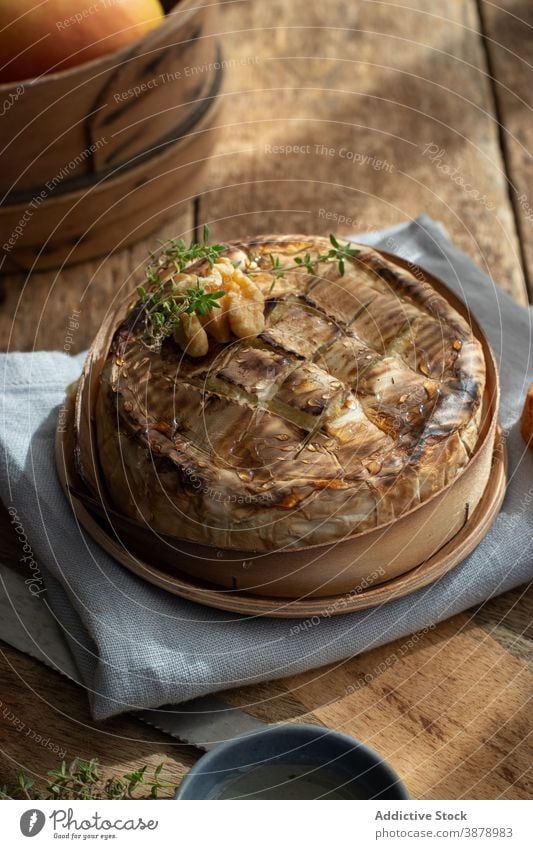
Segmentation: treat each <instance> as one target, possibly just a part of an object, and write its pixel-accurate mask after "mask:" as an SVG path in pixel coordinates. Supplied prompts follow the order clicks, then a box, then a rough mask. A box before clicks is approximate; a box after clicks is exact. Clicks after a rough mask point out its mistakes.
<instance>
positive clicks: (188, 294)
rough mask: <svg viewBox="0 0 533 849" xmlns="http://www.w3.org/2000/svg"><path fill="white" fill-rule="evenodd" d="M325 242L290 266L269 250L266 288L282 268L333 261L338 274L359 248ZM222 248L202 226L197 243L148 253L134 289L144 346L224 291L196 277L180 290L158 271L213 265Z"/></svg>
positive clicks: (207, 308)
mask: <svg viewBox="0 0 533 849" xmlns="http://www.w3.org/2000/svg"><path fill="white" fill-rule="evenodd" d="M329 241H330V244H331V248H330V249H329V250H328V251H327V252H326V253H323V254H319V255H318V256H317V257H315V258H314V259H313V257H312V256H311V254H310V253H309V252H306V253H305V254H303V255H297V256H295V257H294V265H293V266H287V267H283V266H282V265H281V262H280V259H279V257H278V256H274V254H272V253H270V254H269V259H270V266H271V267H270V269H268V270H269V271H270V273H271V274H272V284H271V286H270V290H271V291H272V289H273V288H274V286H275V284H276V281H277V280H279V279H281V278H283V277H284V276H285V272H286V271H289V270H291V269H296V268H305V269H306V270H307V271H308V273H309V274H316V272H317V268H318V265H319V263H321V262H336V263H337V265H338V268H339V274H340V275H341V277H342V276H343V275H344V273H345V270H346V262H348V261H353V260H354V259H355V258H356V257H357V255H358V254H359V252H360V251H359V249H358V248H354V247H352V245H351V242H347V243H346V244H344V245H341V244H340V243H339V241H338V239H337V238H336V236H334V234H333V233H330V236H329ZM226 250H228V246H227V245H222V244H213V245H211V244H210V243H209V228H208V227H207V225H205V226H204V228H203V232H202V241H201V242H195V241H194V240H193V241H191V242H190V244H189V245H187V244H186V242H185V241H184V240H183V239H179V240H171V241H169V242H165V243H163V247H162V250H161V253H160V255H159V256H158V257H156V256H155V255H153V256H152V263H151V264H150V265H149V266H148V269H147V272H146V284H147V286H139V288H138V290H137V292H138V294H139V298H140V302H141V303H140V306H141V311H142V314H143V319H144V331H143V338H144V340H145V342H146V343H147V344H148V345H150V346H156V347H157V346H160V345H161V343H162V342H163V341H164V340H165V339H167V338H168V337H169V336H171V335H172V334H173V332H174V330H175V329H176V327H177V326H178V324H179V323H180V321H181V316H182V315H183V314H186V315H189V316H191V317H192V316H193V315H199V316H205V315H207V313H209V312H211V310H213V309H218V308H219V307H220V304H219V303H218V301H219V299H220V298H222V297H223V295H225V294H226V293H225V292H224V291H223V290H222V289H221V290H218V291H215V292H206V290H205V288H204V286H203V285H202V283H201V282H200V278H199V277H197V278H196V286H194V287H189V288H187V289H185V290H183V289H181V288H180V287H179V286H178V284H177V283H176V281H175V279H174V277H173V275H171V276H170V278H169V279H168V280H165V281H162V280H161V278H160V274H159V271H160V270H161V269H166V268H168V267H169V266H171V265H173V266H174V269H175V273H182V272H184V271H185V270H186V269H187V268H188V267H189V266H190V265H191V263H193V262H195V261H197V260H200V259H206V260H207V262H208V263H209V265H210V266H211V267H213V265H214V264H215V262H216V261H217V260H218V259H219V258H220V256H221V254H222V253H224V251H226ZM234 265H235V267H238V266H239V263H234ZM262 271H264V269H262V268H257V269H253V268H246V269H245V272H246V273H247V274H249V275H254V274H258V273H260V272H262ZM147 287H148V288H147Z"/></svg>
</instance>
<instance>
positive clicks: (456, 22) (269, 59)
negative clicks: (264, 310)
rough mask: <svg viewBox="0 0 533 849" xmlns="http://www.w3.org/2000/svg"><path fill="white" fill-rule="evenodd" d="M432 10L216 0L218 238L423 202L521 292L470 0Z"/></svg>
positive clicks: (400, 209) (357, 219)
mask: <svg viewBox="0 0 533 849" xmlns="http://www.w3.org/2000/svg"><path fill="white" fill-rule="evenodd" d="M434 11H435V5H434V4H431V3H429V2H427V0H405V2H395V3H393V4H390V3H385V2H359V3H354V2H337V3H335V4H334V6H333V7H332V5H331V4H327V5H324V4H321V3H310V2H308V1H307V0H294V2H291V3H289V4H288V3H286V2H284V0H272V2H271V3H268V4H260V3H259V2H258V0H256V2H249V3H246V4H242V3H237V4H224V6H223V7H222V10H221V12H222V24H221V31H222V32H223V33H224V34H223V44H224V51H225V56H226V60H227V63H228V65H229V67H228V69H227V71H226V86H225V93H224V104H223V109H222V111H221V120H220V128H219V129H217V130H216V133H217V136H218V146H217V149H216V150H215V154H214V156H213V158H212V160H211V166H210V169H209V171H208V173H207V175H206V178H205V180H204V182H203V186H204V188H205V191H204V193H203V195H202V199H201V203H200V218H201V221H207V222H210V223H211V225H212V229H213V233H214V234H216V235H217V236H218V237H222V238H226V239H228V238H231V237H234V236H242V235H246V234H251V233H258V232H259V233H261V232H262V233H266V232H275V231H282V232H290V231H294V232H296V231H303V232H307V233H327V232H329V231H331V230H335V231H337V232H344V233H348V232H350V231H351V232H356V231H361V230H368V229H371V228H374V227H376V226H383V225H386V224H391V223H395V222H397V221H399V220H402V219H409V218H412V217H415V216H417V215H419V214H420V213H421V212H426V213H428V214H429V215H431V216H432V217H434V218H436V219H440V220H442V221H443V222H444V223H445V225H446V227H447V228H448V230H449V232H450V233H451V235H452V236H453V238H454V239H455V241H456V243H457V244H458V245H459V246H460V247H462V248H463V249H464V250H466V251H467V252H468V253H470V254H471V256H472V257H473V258H474V260H476V262H478V263H479V264H480V265H481V266H483V267H485V268H486V269H488V270H489V272H490V273H491V274H492V275H493V277H494V278H495V279H496V280H497V281H498V282H500V283H501V284H502V285H503V286H504V287H505V288H506V289H507V290H508V291H510V292H512V293H513V294H514V295H515V297H517V298H518V299H519V300H522V301H524V300H525V287H524V281H523V276H522V270H521V266H520V261H519V247H518V241H517V237H516V232H515V228H514V221H513V215H512V210H511V206H510V204H509V200H508V196H507V185H506V179H505V173H504V165H503V161H502V157H501V154H500V149H499V144H498V127H497V123H496V121H495V119H494V116H493V114H492V95H491V89H490V84H489V79H488V75H487V69H486V64H485V55H484V52H483V49H482V46H481V42H480V38H479V35H478V31H477V30H478V25H479V20H478V15H477V9H476V3H475V2H474V0H469V2H454V0H448V2H445V3H441V4H440V5H439V10H438V12H439V13H438V14H433V13H432V12H434ZM228 154H230V155H228ZM342 217H344V220H343V219H342Z"/></svg>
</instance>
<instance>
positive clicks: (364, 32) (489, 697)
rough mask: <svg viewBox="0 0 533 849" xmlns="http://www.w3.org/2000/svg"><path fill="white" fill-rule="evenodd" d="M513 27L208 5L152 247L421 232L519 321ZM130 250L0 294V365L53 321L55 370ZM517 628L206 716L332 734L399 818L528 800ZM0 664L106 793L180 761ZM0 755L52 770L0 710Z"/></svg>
mask: <svg viewBox="0 0 533 849" xmlns="http://www.w3.org/2000/svg"><path fill="white" fill-rule="evenodd" d="M528 8H529V6H528V4H527V3H525V2H521V0H510V2H509V3H507V4H506V12H504V11H502V9H501V8H499V7H498V5H497V4H495V3H489V2H480V3H477V2H475V0H443V2H442V3H440V4H438V9H437V4H434V3H430V2H427V0H405V2H403V0H394V2H380V1H379V0H375V1H374V2H363V0H357V2H355V0H333V2H331V3H328V4H324V3H322V2H320V0H292V2H291V3H290V4H289V3H286V2H282V0H272V2H270V3H268V4H267V3H261V2H260V0H249V2H235V3H233V2H230V3H224V4H223V5H222V7H221V23H220V27H219V28H220V31H221V32H222V33H223V35H222V43H223V45H224V50H225V57H226V60H227V68H226V81H225V90H224V93H223V97H222V104H221V110H220V114H219V120H218V126H217V128H216V129H215V130H214V131H213V132H215V133H216V135H217V146H216V148H215V152H214V155H213V157H212V159H211V161H210V164H209V168H208V172H207V174H206V175H205V177H204V178H203V182H202V185H201V186H200V191H199V195H198V198H197V200H193V199H187V198H183V199H180V201H179V203H178V205H177V207H176V216H175V220H174V221H172V222H171V223H170V224H169V226H168V227H167V228H166V230H165V233H164V234H161V236H162V237H164V236H165V235H170V234H172V235H175V236H180V235H182V234H184V235H185V236H186V237H187V238H188V237H189V236H190V235H191V233H192V232H193V230H194V228H196V229H198V228H199V226H201V224H203V223H204V222H207V223H209V225H210V228H211V231H212V234H213V236H215V237H216V238H219V237H221V238H228V239H229V238H230V237H235V236H244V235H246V234H251V233H258V232H267V231H283V230H285V231H295V230H298V229H300V230H303V231H304V232H309V233H313V232H315V233H327V232H329V231H331V230H334V231H336V232H344V233H348V232H354V231H362V230H367V229H371V228H374V227H378V226H383V225H385V224H390V223H393V222H397V221H400V220H402V219H408V218H412V217H414V216H416V215H418V214H420V213H422V212H426V213H428V214H429V215H431V216H432V217H433V218H436V219H440V220H441V221H443V222H444V224H445V226H446V227H447V229H448V231H449V233H450V234H451V236H452V237H453V239H454V240H455V242H456V243H457V244H458V245H459V246H460V247H462V248H463V249H464V250H465V251H466V252H467V253H469V254H470V256H472V258H473V259H474V260H475V261H476V262H477V263H478V264H479V265H480V266H481V267H483V268H485V269H486V270H487V271H488V272H489V273H490V274H491V276H492V277H493V279H494V280H495V281H497V282H498V283H500V284H501V285H502V286H503V287H504V288H505V289H506V290H507V291H509V292H510V293H511V294H513V295H514V297H515V298H516V299H517V300H519V301H520V302H522V303H525V302H526V299H527V292H526V286H525V283H524V280H525V275H524V265H523V261H522V260H523V259H524V260H525V261H526V263H527V264H528V265H530V264H531V262H532V254H531V247H530V246H529V245H528V244H527V242H528V233H529V227H530V226H532V225H530V223H529V222H528V221H527V215H526V208H525V207H524V208H523V209H522V208H521V207H519V208H518V209H517V205H516V199H517V196H519V195H520V194H524V193H525V194H526V196H527V197H528V198H531V197H533V185H532V182H533V175H532V169H531V165H530V158H529V157H530V154H529V153H528V150H530V149H531V124H530V123H529V124H528V123H527V116H528V114H529V113H528V110H529V108H530V100H529V99H528V98H530V97H531V94H530V91H531V88H532V85H531V83H532V77H531V67H530V66H527V65H525V61H524V60H527V55H526V35H527V34H528V33H529V32H530V29H529V27H528V25H527V24H522V23H521V22H520V21H518V20H516V18H525V17H526V13H527V12H528ZM480 10H481V15H480ZM513 14H514V15H515V16H516V18H514V19H513V21H511V22H510V20H509V19H510V18H511V16H512V15H513ZM503 24H505V26H504V25H503ZM511 24H512V25H511ZM482 25H483V27H484V28H485V30H484V31H483V29H482ZM483 35H485V36H486V38H485V39H484V38H483ZM490 39H492V41H491V40H490ZM491 73H492V74H493V75H494V76H495V77H496V79H495V80H492V79H491ZM499 118H502V119H503V121H504V126H503V127H500V126H499ZM514 138H517V139H518V142H515V141H514ZM295 145H298V146H299V148H298V149H297V150H296V151H295V150H294V149H293V150H292V152H287V146H292V147H293V148H294V146H295ZM315 145H318V147H315ZM276 146H277V147H276ZM283 146H284V147H283ZM435 148H436V150H435ZM526 153H527V155H526ZM349 157H350V158H349ZM511 180H512V185H513V186H514V187H515V190H513V189H511V190H510V189H509V185H510V181H511ZM517 193H518V194H517ZM532 205H533V202H532ZM328 215H329V217H328ZM341 216H344V217H345V219H349V220H347V221H345V222H344V223H342V222H340V223H339V219H340V217H341ZM520 216H522V218H521V217H520ZM151 247H153V240H150V242H145V243H140V244H139V245H137V246H136V247H135V248H133V249H128V250H127V251H122V252H119V253H117V254H115V255H113V256H111V257H109V258H107V259H105V260H103V261H97V262H91V263H87V264H83V265H79V266H76V267H72V268H70V269H68V270H65V271H61V272H58V273H56V272H47V273H43V274H33V275H31V276H28V277H25V276H9V277H4V278H3V280H2V284H1V287H2V288H1V292H2V296H3V302H2V310H1V314H0V344H1V346H2V348H3V349H10V350H13V349H16V350H31V349H33V348H36V349H45V348H56V349H57V348H59V349H63V348H64V346H65V340H66V331H67V324H68V319H69V316H70V315H71V314H72V311H73V310H79V311H80V320H79V324H80V327H79V329H78V330H77V331H76V333H75V334H74V338H73V340H71V341H69V345H70V352H71V353H73V352H75V351H79V350H82V349H83V348H85V347H86V346H87V345H88V344H89V342H90V340H91V338H92V336H93V335H94V332H95V330H96V329H97V327H98V326H99V324H100V322H101V320H102V318H103V317H104V315H105V313H106V311H107V309H108V307H109V304H110V302H111V301H112V300H113V298H114V297H116V296H119V295H120V291H121V289H122V288H123V287H124V286H125V285H127V286H129V285H131V283H132V281H133V280H135V279H138V278H139V276H140V274H141V273H142V264H143V263H144V261H145V259H146V257H147V253H148V250H149V249H150V248H151ZM390 249H391V250H392V251H394V246H393V245H391V246H390ZM530 274H531V270H529V275H530ZM0 526H1V528H2V533H1V534H0V557H1V558H2V559H3V560H4V562H12V563H13V564H16V563H17V561H18V557H19V553H18V551H17V548H16V547H15V545H14V540H13V538H12V534H11V531H10V528H9V525H8V522H7V519H6V515H5V514H3V513H2V514H0ZM532 611H533V598H532V594H531V591H528V590H527V589H526V588H518V589H517V590H515V591H513V592H510V593H506V594H505V595H503V596H500V597H499V598H497V599H494V600H491V601H490V602H488V603H487V604H485V605H483V606H482V607H481V608H479V609H476V610H472V611H468V612H467V613H465V614H463V615H461V616H457V617H455V618H453V619H450V620H448V621H447V622H445V623H443V624H441V625H439V626H438V627H436V628H434V629H431V630H429V631H427V632H426V633H421V634H418V635H415V636H414V637H412V638H410V639H404V640H400V641H397V642H396V643H392V644H390V645H388V646H385V647H383V648H380V649H376V650H374V651H372V652H367V653H366V654H364V655H362V656H361V657H357V658H352V659H349V660H347V661H345V662H343V663H341V664H338V665H336V666H334V667H328V668H326V669H321V670H318V671H315V672H312V673H307V674H305V675H300V676H296V677H291V678H288V679H285V680H284V681H281V682H275V683H265V684H262V685H258V686H254V687H246V688H240V689H237V690H232V691H231V692H228V693H225V694H224V698H226V699H227V700H228V701H231V702H232V703H234V704H239V705H241V706H244V707H245V708H246V709H247V710H249V711H250V712H251V713H254V714H256V715H257V716H260V717H262V718H263V719H265V720H266V721H268V722H277V721H310V722H317V723H321V724H324V725H325V726H328V727H332V728H339V729H343V730H345V731H347V732H349V733H352V734H354V735H355V736H357V737H359V738H361V739H363V740H364V741H365V742H368V743H369V744H370V745H373V746H374V747H375V748H377V749H378V750H379V751H380V752H381V753H382V754H383V755H384V756H385V757H387V758H389V759H390V760H391V762H392V764H393V765H394V766H395V767H396V769H397V770H398V771H399V773H400V774H401V775H402V777H403V778H404V779H405V781H406V783H407V785H408V787H409V790H410V792H411V794H412V796H413V797H418V798H434V799H438V798H449V799H458V798H462V797H468V798H499V797H506V798H526V797H531V793H532V789H533V788H532V786H531V772H530V770H531V762H532V757H531V755H532V749H531V745H530V738H529V735H530V732H531V718H530V716H531V714H530V700H531V696H532V694H533V680H532V672H531V668H530V666H529V664H530V661H531V656H532V651H531V647H532V644H533V633H532V629H531V621H532ZM1 648H2V654H1V656H0V698H1V700H2V703H3V704H5V705H8V706H9V708H10V710H12V711H13V712H14V713H15V714H16V715H17V716H19V717H20V719H21V721H22V722H24V723H25V725H26V727H31V728H36V729H39V731H40V732H41V733H42V732H43V731H46V734H47V735H48V736H49V737H50V738H51V739H52V740H53V741H55V742H56V743H57V745H58V746H59V747H60V748H61V749H64V750H65V757H66V758H67V759H69V758H72V757H76V756H80V757H84V758H88V757H98V758H99V759H100V760H101V762H102V763H103V765H104V771H105V773H106V774H107V775H111V774H117V773H120V772H123V771H124V770H127V769H128V768H130V767H133V766H139V765H140V764H142V763H150V764H153V765H155V764H157V763H158V762H159V761H160V760H166V761H168V762H169V766H168V771H167V775H170V776H171V777H172V779H173V780H175V781H179V779H180V777H181V776H182V775H183V774H184V773H185V771H186V770H187V769H188V768H189V766H190V765H191V763H192V762H193V761H194V760H195V759H196V758H197V757H198V756H199V754H200V753H199V752H198V751H197V750H194V749H192V748H191V747H186V746H182V745H180V744H178V743H177V742H172V741H171V740H170V738H166V737H165V736H164V735H162V734H159V732H156V731H154V730H153V729H150V728H148V727H147V726H145V725H143V724H142V723H141V722H139V721H137V720H135V719H133V718H131V717H122V718H118V719H114V720H111V721H108V722H103V723H95V722H94V721H93V720H92V719H91V718H90V715H89V712H88V707H87V701H86V697H85V694H84V693H83V692H82V691H81V690H79V689H78V688H77V687H76V686H75V685H73V684H71V683H70V682H68V681H66V680H64V679H62V678H60V676H58V675H57V674H56V673H54V672H51V671H50V670H47V669H45V668H43V667H41V666H40V665H39V664H37V663H36V662H35V661H33V660H31V659H29V658H26V657H24V656H23V655H21V654H20V653H18V652H17V651H15V650H13V649H11V648H9V647H7V646H3V645H2V647H1ZM0 738H1V749H2V764H1V767H0V783H2V782H4V781H7V782H10V781H12V780H13V779H14V777H15V776H16V774H17V772H18V771H19V770H20V769H24V771H25V772H27V773H28V774H33V775H34V776H35V777H37V778H38V779H39V780H41V781H42V778H43V776H44V774H45V771H46V769H50V768H53V767H54V766H56V765H57V763H58V758H59V756H58V754H57V753H53V752H52V751H51V750H50V749H45V748H44V747H43V746H40V745H38V744H36V743H35V742H34V741H33V740H32V739H31V737H30V736H26V735H23V734H22V733H20V732H17V731H16V729H15V728H14V726H13V723H10V722H9V721H7V720H6V719H5V717H4V716H3V714H2V711H0Z"/></svg>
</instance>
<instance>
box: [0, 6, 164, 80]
mask: <svg viewBox="0 0 533 849" xmlns="http://www.w3.org/2000/svg"><path fill="white" fill-rule="evenodd" d="M163 14H164V13H163V9H162V6H161V3H160V2H159V0H1V2H0V82H16V81H19V80H25V79H30V78H33V77H38V76H40V75H41V74H47V73H51V72H54V71H61V70H63V69H64V68H70V67H72V65H79V64H81V63H82V62H87V61H88V60H89V59H95V58H96V57H97V56H102V55H104V54H105V53H111V52H112V51H114V50H118V49H119V48H120V47H123V46H124V45H125V44H129V43H130V42H131V41H134V40H135V39H136V38H139V37H140V36H141V35H143V34H144V33H145V32H148V31H149V30H151V29H153V28H154V27H156V26H157V25H158V24H160V23H161V20H162V18H163Z"/></svg>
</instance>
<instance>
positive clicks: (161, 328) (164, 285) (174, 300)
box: [137, 277, 226, 346]
mask: <svg viewBox="0 0 533 849" xmlns="http://www.w3.org/2000/svg"><path fill="white" fill-rule="evenodd" d="M157 281H158V283H157V285H156V288H155V289H148V290H147V289H146V288H145V287H144V286H139V288H138V289H137V292H138V294H139V297H140V300H141V309H142V312H143V317H144V332H143V339H144V340H145V342H147V343H148V345H152V346H157V345H161V343H162V342H164V340H165V339H167V338H168V337H169V336H172V334H173V333H174V330H175V329H176V327H177V326H178V324H179V323H180V321H181V316H182V315H188V316H191V317H192V316H193V315H201V316H204V315H207V313H208V312H211V310H213V309H219V308H220V304H219V303H217V302H218V301H219V299H220V298H222V297H223V296H224V295H225V294H226V293H225V291H224V290H223V289H218V290H217V291H215V292H206V290H205V287H204V286H202V284H201V282H200V278H199V277H197V278H196V286H193V287H191V286H189V287H188V288H187V289H185V290H181V289H178V284H177V283H176V281H175V280H174V278H173V277H171V278H170V280H167V281H160V280H159V277H157Z"/></svg>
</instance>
